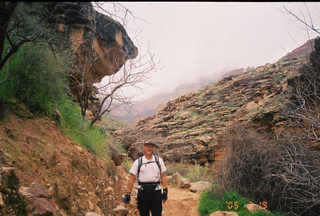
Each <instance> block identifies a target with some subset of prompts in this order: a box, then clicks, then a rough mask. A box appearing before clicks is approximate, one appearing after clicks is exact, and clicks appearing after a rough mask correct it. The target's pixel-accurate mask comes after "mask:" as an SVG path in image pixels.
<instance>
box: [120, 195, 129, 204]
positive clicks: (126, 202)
mask: <svg viewBox="0 0 320 216" xmlns="http://www.w3.org/2000/svg"><path fill="white" fill-rule="evenodd" d="M130 200H131V198H130V194H126V195H125V196H124V197H123V199H122V201H123V202H124V203H125V204H128V203H130Z"/></svg>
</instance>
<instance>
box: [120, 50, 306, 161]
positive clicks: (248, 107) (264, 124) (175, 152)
mask: <svg viewBox="0 0 320 216" xmlns="http://www.w3.org/2000/svg"><path fill="white" fill-rule="evenodd" d="M308 61H309V59H308V56H300V55H299V57H298V58H287V59H284V60H279V61H278V62H275V63H273V64H266V65H264V66H260V67H257V68H250V69H247V70H246V71H245V72H244V73H241V74H235V75H231V76H228V77H225V78H224V79H222V80H221V81H218V82H215V83H212V84H209V85H207V86H205V87H204V88H202V89H200V90H198V91H196V92H193V93H190V94H187V95H184V96H181V97H179V98H177V99H175V100H172V101H170V102H168V103H167V105H166V107H165V108H163V109H162V110H160V111H159V112H158V113H156V114H155V115H154V116H152V117H149V118H146V119H144V120H141V121H140V122H139V123H138V124H137V126H136V127H134V128H133V129H132V130H131V131H125V134H126V138H125V139H124V140H123V144H124V147H125V148H127V149H128V151H129V154H130V155H131V156H132V157H136V156H137V154H138V152H139V151H140V149H139V144H140V143H141V142H142V141H143V140H144V139H150V138H151V139H154V140H156V141H157V142H158V144H159V146H160V148H159V149H158V152H159V153H160V154H161V155H162V156H163V157H164V159H165V160H167V161H175V162H184V163H201V164H206V163H209V164H212V163H214V162H215V161H218V160H220V158H221V156H223V155H224V152H225V149H224V147H223V143H221V138H222V136H223V135H225V131H226V130H228V128H230V127H231V126H234V125H237V124H245V125H252V126H253V127H255V128H256V129H257V130H258V131H259V130H261V131H264V132H278V131H280V130H282V129H283V127H284V126H286V125H287V122H286V118H285V117H284V116H283V115H282V114H281V112H280V109H281V105H282V104H283V102H284V101H285V100H286V98H288V97H290V89H291V87H290V86H289V85H288V84H289V83H290V82H291V80H293V79H294V77H298V76H299V68H301V67H302V66H303V65H304V64H305V63H307V62H308Z"/></svg>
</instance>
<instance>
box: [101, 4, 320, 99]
mask: <svg viewBox="0 0 320 216" xmlns="http://www.w3.org/2000/svg"><path fill="white" fill-rule="evenodd" d="M121 4H122V5H123V6H125V7H126V8H127V9H129V10H130V11H131V12H132V13H133V15H134V16H135V17H133V16H130V14H128V16H127V23H126V30H127V33H128V34H129V36H130V38H131V39H132V40H133V42H134V43H135V45H136V46H137V47H138V49H139V52H140V53H143V52H144V51H143V50H145V49H146V48H147V47H148V46H149V47H150V49H151V50H152V51H153V52H154V53H155V56H156V57H157V58H158V59H161V62H162V64H161V65H162V69H161V70H159V71H157V72H156V73H154V74H153V76H152V77H151V78H150V79H149V80H148V82H149V83H150V85H140V86H142V87H143V88H144V90H143V91H142V92H141V91H136V90H134V89H127V90H126V91H125V92H126V93H127V94H134V95H135V98H136V99H145V98H148V97H151V96H153V95H155V94H158V93H167V92H170V91H173V90H174V89H175V88H176V87H178V85H180V84H182V83H190V82H193V81H195V80H197V79H199V78H200V77H201V76H205V75H210V76H211V75H212V76H214V74H217V73H219V72H221V71H222V70H224V69H233V68H246V67H248V66H254V67H257V66H261V65H264V64H266V63H274V62H276V61H277V60H278V59H279V58H281V57H282V56H284V55H285V54H287V53H288V52H290V51H292V50H293V49H295V48H297V47H298V46H301V45H302V44H304V43H305V42H306V41H307V40H308V38H309V37H310V38H314V37H316V36H317V34H316V33H314V32H312V31H309V36H308V32H307V31H306V28H305V26H304V25H303V24H301V23H300V22H297V21H296V19H294V17H293V16H291V15H289V14H288V13H286V12H285V10H284V8H283V5H285V6H286V7H287V8H288V9H290V10H291V11H292V12H294V13H295V14H296V15H298V16H300V17H301V18H303V17H304V18H305V19H306V20H307V21H308V23H310V21H309V20H310V18H309V16H308V12H307V8H306V5H307V7H308V9H309V11H310V14H311V18H313V19H312V21H313V24H314V26H316V27H320V24H319V19H318V17H319V15H320V3H319V2H318V3H314V2H312V3H307V4H304V3H301V2H300V3H299V2H297V3H296V2H289V3H288V2H287V3H281V2H272V3H267V2H258V3H254V2H242V3H238V2H235V3H232V2H175V3H172V2H151V3H147V2H123V3H121ZM104 5H105V6H104V8H105V9H106V10H112V8H110V3H109V6H108V5H107V3H105V4H104ZM120 13H121V11H120V9H117V14H119V15H120ZM113 18H114V19H117V18H116V17H113ZM118 20H119V19H118Z"/></svg>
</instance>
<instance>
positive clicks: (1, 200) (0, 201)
mask: <svg viewBox="0 0 320 216" xmlns="http://www.w3.org/2000/svg"><path fill="white" fill-rule="evenodd" d="M3 204H4V202H3V199H2V194H1V193H0V206H3Z"/></svg>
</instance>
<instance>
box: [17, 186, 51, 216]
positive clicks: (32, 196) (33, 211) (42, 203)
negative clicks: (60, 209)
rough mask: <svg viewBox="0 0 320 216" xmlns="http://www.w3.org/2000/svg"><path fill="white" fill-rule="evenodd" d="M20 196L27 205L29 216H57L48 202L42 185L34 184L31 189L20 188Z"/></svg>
mask: <svg viewBox="0 0 320 216" xmlns="http://www.w3.org/2000/svg"><path fill="white" fill-rule="evenodd" d="M19 194H20V196H21V197H22V198H23V199H24V201H25V203H26V210H27V213H28V215H29V214H30V215H38V216H51V215H54V214H55V210H54V207H53V206H52V205H51V203H50V202H49V201H48V200H47V193H46V190H45V188H44V187H43V186H42V185H41V184H37V183H32V184H31V185H30V187H23V186H22V187H20V188H19Z"/></svg>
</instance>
